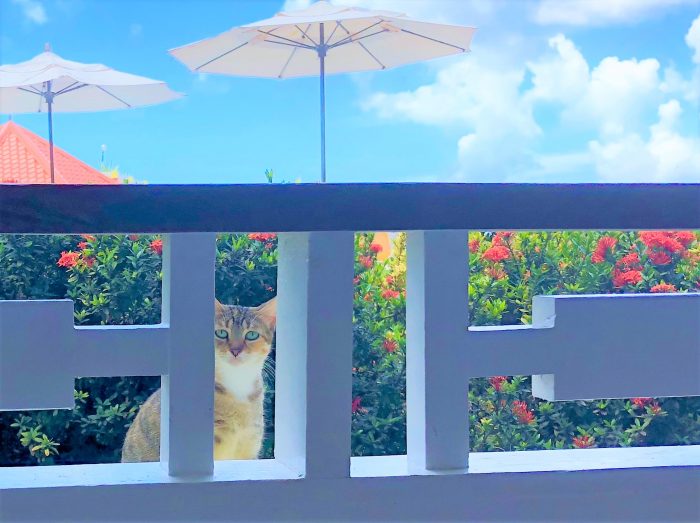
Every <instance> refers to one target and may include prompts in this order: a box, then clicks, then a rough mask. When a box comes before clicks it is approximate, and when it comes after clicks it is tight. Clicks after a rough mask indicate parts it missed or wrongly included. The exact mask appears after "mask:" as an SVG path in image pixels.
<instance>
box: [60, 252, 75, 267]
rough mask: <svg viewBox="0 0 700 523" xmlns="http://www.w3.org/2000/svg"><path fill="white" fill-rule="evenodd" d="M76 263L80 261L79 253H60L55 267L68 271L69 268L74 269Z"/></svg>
mask: <svg viewBox="0 0 700 523" xmlns="http://www.w3.org/2000/svg"><path fill="white" fill-rule="evenodd" d="M78 261H80V253H79V252H73V251H62V252H61V257H60V258H59V259H58V262H57V263H56V265H58V266H59V267H65V268H66V269H70V268H71V267H75V266H76V265H77V264H78Z"/></svg>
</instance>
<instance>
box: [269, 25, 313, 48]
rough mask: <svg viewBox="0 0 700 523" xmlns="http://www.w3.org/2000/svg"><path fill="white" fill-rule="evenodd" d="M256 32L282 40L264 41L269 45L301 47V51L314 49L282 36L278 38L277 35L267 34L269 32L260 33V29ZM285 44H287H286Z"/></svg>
mask: <svg viewBox="0 0 700 523" xmlns="http://www.w3.org/2000/svg"><path fill="white" fill-rule="evenodd" d="M258 32H259V33H262V34H265V35H267V36H271V37H273V38H279V39H280V40H284V42H275V41H273V40H268V39H265V41H266V42H269V43H271V44H280V45H293V46H295V47H301V48H302V49H315V47H314V46H312V45H306V44H302V43H300V42H297V41H296V40H292V39H291V38H285V37H284V36H279V35H276V34H273V33H271V32H269V31H261V30H260V29H258ZM286 42H289V43H286Z"/></svg>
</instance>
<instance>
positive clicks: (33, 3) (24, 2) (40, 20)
mask: <svg viewBox="0 0 700 523" xmlns="http://www.w3.org/2000/svg"><path fill="white" fill-rule="evenodd" d="M12 3H13V4H15V5H18V6H19V7H20V8H21V9H22V14H24V17H25V18H26V19H27V20H29V21H30V22H32V23H35V24H37V25H43V24H45V23H46V22H48V21H49V17H48V16H47V15H46V10H45V9H44V5H43V4H42V3H41V2H39V1H38V0H12Z"/></svg>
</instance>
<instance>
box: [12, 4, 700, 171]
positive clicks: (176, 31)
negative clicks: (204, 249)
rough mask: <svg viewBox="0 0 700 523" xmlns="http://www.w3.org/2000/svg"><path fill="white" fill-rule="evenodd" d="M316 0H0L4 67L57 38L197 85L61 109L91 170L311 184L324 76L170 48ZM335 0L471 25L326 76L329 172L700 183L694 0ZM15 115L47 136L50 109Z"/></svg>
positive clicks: (75, 54) (699, 59)
mask: <svg viewBox="0 0 700 523" xmlns="http://www.w3.org/2000/svg"><path fill="white" fill-rule="evenodd" d="M308 3H309V2H308V1H307V0H287V1H286V3H285V2H283V1H282V0H279V1H272V0H270V1H267V0H255V1H245V0H235V1H230V0H229V1H227V0H197V1H194V0H138V1H137V0H100V1H99V2H98V1H96V0H0V62H2V63H15V62H20V61H24V60H27V59H29V58H31V57H33V56H34V55H36V54H38V53H39V52H41V51H42V49H43V45H44V42H50V43H51V45H52V47H53V49H54V51H55V52H56V53H57V54H59V55H61V56H63V57H64V58H67V59H70V60H76V61H80V62H87V63H91V62H100V63H104V64H106V65H109V66H110V67H114V68H115V69H119V70H122V71H126V72H130V73H134V74H140V75H143V76H148V77H151V78H157V79H159V80H164V81H166V82H167V83H168V84H169V85H170V86H171V87H172V88H173V89H174V90H177V91H180V92H183V93H185V94H186V95H187V96H186V98H185V99H183V100H179V101H176V102H172V103H168V104H164V105H160V106H155V107H149V108H143V109H136V110H130V111H113V112H103V113H92V114H75V113H74V114H58V115H56V117H55V119H54V121H55V124H54V125H55V127H54V129H55V139H56V143H57V144H58V145H59V146H60V147H62V148H64V149H66V150H67V151H69V152H70V153H72V154H74V155H75V156H77V157H79V158H81V159H82V160H84V161H86V162H88V163H90V164H92V165H95V166H98V165H99V160H100V154H101V150H100V149H101V145H102V144H106V145H107V152H106V158H107V161H108V163H110V164H113V165H117V166H119V169H120V171H121V172H122V173H123V174H126V175H132V176H134V177H135V178H136V179H137V180H147V181H149V182H150V183H256V182H263V181H264V171H265V169H274V171H275V173H276V176H277V177H278V179H285V180H288V181H292V180H295V179H301V180H302V181H304V182H312V181H316V180H317V178H318V176H319V123H318V110H319V109H318V79H317V78H304V79H293V80H282V81H280V80H264V79H250V78H236V77H226V76H213V75H194V74H192V73H190V72H189V71H188V70H187V68H186V67H185V66H183V65H182V64H180V63H179V62H177V61H176V60H175V59H174V58H172V57H171V56H170V55H168V54H167V52H166V51H167V50H168V49H170V48H172V47H177V46H180V45H183V44H187V43H190V42H193V41H196V40H199V39H202V38H206V37H209V36H213V35H216V34H218V33H220V32H222V31H225V30H227V29H229V28H231V27H234V26H237V25H241V24H244V23H249V22H253V21H256V20H259V19H263V18H267V17H269V16H271V15H273V14H274V13H276V12H277V11H279V10H281V9H289V8H299V7H305V6H306V5H308ZM343 3H345V4H352V5H360V6H364V7H369V8H381V9H390V10H398V11H403V12H405V13H407V14H409V15H411V16H415V17H418V18H423V19H428V20H435V21H442V22H450V23H458V24H465V25H472V26H476V27H478V32H477V34H476V36H475V38H474V42H473V46H472V53H470V54H468V55H463V56H459V57H451V58H445V59H439V60H435V61H432V62H428V63H424V64H418V65H412V66H407V67H402V68H398V69H393V70H388V71H382V72H376V73H358V74H350V75H341V76H334V77H330V78H329V79H328V80H327V97H328V100H327V103H328V109H327V111H328V124H327V132H328V178H329V181H331V182H374V181H376V182H383V181H464V182H469V181H479V182H502V181H509V182H514V181H528V182H532V181H536V182H583V181H587V182H597V181H603V182H615V181H640V182H645V181H648V182H674V181H686V182H689V181H692V182H699V181H700V118H699V111H698V101H699V100H700V0H347V1H345V2H343ZM14 119H15V121H16V122H18V123H20V124H21V125H24V126H26V127H28V128H30V129H32V130H33V131H35V132H37V133H39V134H41V135H42V136H46V120H45V116H44V115H39V114H36V115H16V116H15V117H14ZM5 120H6V116H0V121H5Z"/></svg>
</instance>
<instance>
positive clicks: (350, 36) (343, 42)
mask: <svg viewBox="0 0 700 523" xmlns="http://www.w3.org/2000/svg"><path fill="white" fill-rule="evenodd" d="M381 23H384V20H379V22H375V23H373V24H372V25H368V26H367V27H365V28H364V29H360V30H359V31H357V32H356V33H354V34H350V31H348V30H347V29H345V26H344V25H343V24H342V23H341V22H338V25H340V27H342V28H343V29H344V30H345V32H346V33H347V36H346V37H345V38H343V39H342V40H338V41H337V42H336V43H334V44H331V45H329V46H328V47H330V48H333V47H340V46H341V45H345V44H347V43H348V42H351V41H352V39H353V38H354V37H356V36H357V35H359V34H362V33H364V32H365V31H369V30H370V29H372V28H373V27H376V26H378V25H379V24H381ZM381 32H384V30H382V31H379V33H381ZM379 33H372V34H371V35H369V36H374V35H375V34H379ZM363 38H364V37H363ZM329 40H330V39H329Z"/></svg>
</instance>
